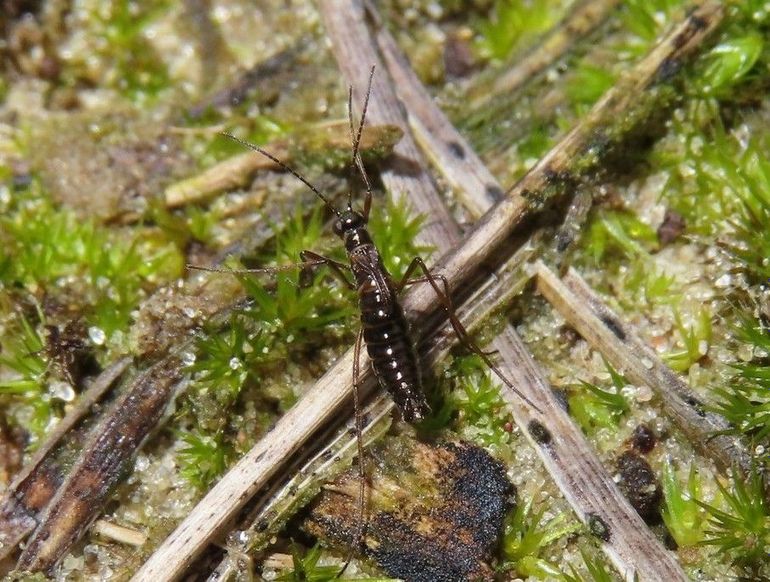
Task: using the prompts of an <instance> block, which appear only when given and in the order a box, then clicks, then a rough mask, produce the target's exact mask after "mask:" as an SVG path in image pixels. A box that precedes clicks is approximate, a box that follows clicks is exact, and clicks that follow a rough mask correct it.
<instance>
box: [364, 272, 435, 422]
mask: <svg viewBox="0 0 770 582" xmlns="http://www.w3.org/2000/svg"><path fill="white" fill-rule="evenodd" d="M387 291H388V292H389V293H388V295H389V297H386V296H385V295H384V294H383V293H381V292H380V289H379V288H378V287H377V286H376V285H371V284H367V283H364V284H363V285H361V286H359V289H358V294H359V306H360V308H361V326H362V328H363V333H364V342H365V343H366V350H367V352H368V353H369V358H370V360H371V362H372V369H373V370H374V374H375V376H376V377H377V380H378V381H379V383H380V386H382V387H383V388H385V389H386V390H387V391H388V392H389V393H390V395H391V396H392V398H393V401H394V402H395V403H396V406H398V408H399V409H400V410H401V415H402V416H403V418H404V420H406V421H407V422H414V421H418V420H421V419H422V418H424V417H425V416H426V415H427V414H428V412H429V411H430V408H429V407H428V403H427V402H426V400H425V394H424V393H423V390H422V378H421V376H420V368H419V366H418V362H417V354H416V352H415V349H414V343H413V342H412V339H411V337H410V335H409V324H408V323H407V321H406V318H405V317H404V312H403V311H402V309H401V306H400V305H399V304H398V302H397V301H396V300H395V291H394V290H393V289H391V288H389V289H388V290H387Z"/></svg>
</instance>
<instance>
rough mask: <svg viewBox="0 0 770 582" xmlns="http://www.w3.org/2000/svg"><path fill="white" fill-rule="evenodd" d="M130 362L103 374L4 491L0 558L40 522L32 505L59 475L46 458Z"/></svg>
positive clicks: (40, 500) (0, 509)
mask: <svg viewBox="0 0 770 582" xmlns="http://www.w3.org/2000/svg"><path fill="white" fill-rule="evenodd" d="M130 363H131V358H122V359H120V360H118V361H117V362H115V363H113V364H112V365H110V366H108V367H107V368H106V369H105V370H103V371H102V373H101V374H99V376H98V377H97V378H96V379H95V380H94V382H93V383H92V384H91V386H89V387H88V388H87V389H86V391H85V392H83V393H82V394H81V395H80V398H78V400H77V403H76V404H75V406H74V407H73V408H72V410H70V411H68V412H67V414H66V415H65V416H64V418H62V419H61V420H60V421H59V423H58V424H57V425H56V427H55V428H54V429H53V431H51V433H50V434H49V435H48V437H47V438H46V440H45V442H44V443H43V445H42V446H41V447H40V448H39V449H38V450H37V451H35V454H34V455H32V458H31V459H30V460H29V461H28V462H27V463H26V464H25V465H24V467H22V469H21V471H19V473H18V474H17V475H16V477H14V480H13V482H12V483H11V484H10V486H9V487H8V489H7V490H6V491H5V492H4V493H3V496H2V499H0V560H2V559H4V558H5V557H7V556H8V555H10V554H11V553H12V552H13V551H14V550H15V549H16V547H17V546H18V544H19V543H20V542H21V541H22V540H23V539H24V538H25V537H26V536H27V535H28V534H29V533H30V532H32V530H33V529H34V528H35V526H36V525H37V523H38V522H37V514H38V510H37V509H31V508H32V507H35V508H37V507H40V504H41V503H43V502H44V499H43V497H44V496H46V495H49V496H50V495H53V492H52V491H51V484H52V482H53V481H55V480H56V479H55V478H54V477H53V475H51V474H50V471H51V469H50V468H48V469H46V468H45V465H43V462H44V461H45V460H46V459H47V458H48V457H49V456H50V455H51V453H52V452H53V451H54V450H56V449H57V448H58V447H59V445H60V444H62V443H61V440H62V438H63V437H64V435H65V434H67V433H68V432H69V431H70V429H72V428H73V427H74V426H75V425H76V424H77V423H78V422H79V421H80V420H81V419H82V418H83V417H85V416H86V415H87V414H88V413H89V412H91V407H92V406H93V405H94V404H95V403H96V402H98V401H99V400H101V398H102V397H103V396H104V394H105V393H106V392H107V391H108V390H109V389H110V387H111V386H112V385H113V384H114V383H115V381H116V380H117V379H118V378H119V377H120V376H121V375H122V374H123V372H125V371H126V368H128V366H129V364H130Z"/></svg>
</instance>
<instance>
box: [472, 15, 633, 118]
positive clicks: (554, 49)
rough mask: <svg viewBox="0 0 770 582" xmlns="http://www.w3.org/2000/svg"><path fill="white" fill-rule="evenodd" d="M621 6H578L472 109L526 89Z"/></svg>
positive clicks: (476, 99) (478, 97) (475, 101)
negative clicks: (501, 96) (501, 95)
mask: <svg viewBox="0 0 770 582" xmlns="http://www.w3.org/2000/svg"><path fill="white" fill-rule="evenodd" d="M619 3H620V2H619V0H584V1H583V2H581V3H580V4H579V5H578V6H575V7H574V8H573V9H572V10H571V11H570V13H569V14H567V16H566V17H565V18H564V19H563V20H562V21H561V22H560V23H559V24H558V25H557V26H556V27H555V28H554V29H553V30H551V31H550V32H549V33H548V35H547V36H546V37H545V38H544V39H543V41H542V43H540V44H539V45H538V46H536V47H535V48H534V49H533V50H532V51H530V52H529V53H527V54H526V55H525V56H524V57H522V58H521V60H519V61H518V62H517V63H516V64H515V65H514V66H513V67H511V68H510V69H508V70H507V71H505V72H504V73H503V74H501V75H500V76H498V77H497V78H496V79H495V81H494V83H492V86H491V87H488V88H487V87H484V93H483V94H481V95H475V96H473V98H472V101H471V107H472V108H473V109H478V108H480V107H482V106H483V105H484V104H485V103H488V102H489V101H490V100H491V99H493V98H494V97H495V96H497V95H500V94H503V93H506V94H509V93H513V92H514V91H517V90H518V89H520V88H521V87H523V86H524V85H525V84H526V83H527V82H528V81H530V80H531V79H533V78H534V77H536V76H537V75H539V74H540V73H542V72H543V71H545V70H546V69H547V68H548V67H550V66H551V65H553V64H554V63H555V62H556V61H557V60H559V59H560V58H561V57H562V56H564V55H565V54H566V52H567V51H568V50H569V49H570V47H571V46H572V45H573V44H574V43H575V42H576V41H577V40H579V39H580V38H582V37H584V36H586V35H587V34H589V33H590V32H591V31H593V30H594V29H596V28H597V27H598V26H599V25H601V24H602V22H604V21H605V20H606V19H607V17H608V16H609V15H610V13H611V12H612V11H613V10H615V8H616V7H617V6H618V4H619Z"/></svg>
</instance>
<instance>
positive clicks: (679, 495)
mask: <svg viewBox="0 0 770 582" xmlns="http://www.w3.org/2000/svg"><path fill="white" fill-rule="evenodd" d="M700 498H701V480H700V476H699V475H698V472H697V470H696V469H695V465H691V466H690V472H689V476H688V477H687V482H686V483H682V482H681V481H680V479H679V477H678V475H677V474H676V472H675V471H674V469H673V468H672V466H671V464H670V463H666V464H665V466H664V468H663V499H664V502H663V510H662V511H661V516H662V517H663V523H665V524H666V527H667V528H668V531H669V533H670V534H671V537H673V538H674V540H675V541H676V543H677V545H678V546H680V547H689V546H694V545H697V544H699V543H701V542H702V541H703V539H704V535H705V533H704V530H705V526H706V512H705V511H704V509H703V507H702V506H701V504H700V501H699V500H700Z"/></svg>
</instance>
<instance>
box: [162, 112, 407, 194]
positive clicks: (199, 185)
mask: <svg viewBox="0 0 770 582" xmlns="http://www.w3.org/2000/svg"><path fill="white" fill-rule="evenodd" d="M399 137H400V133H399V132H397V131H394V130H393V128H392V127H380V126H371V127H369V128H368V131H367V132H366V133H365V134H364V135H363V136H362V138H361V144H360V151H361V153H362V154H363V155H366V153H367V152H370V151H372V150H375V149H377V150H381V151H383V152H388V151H390V149H391V148H392V147H393V143H395V142H396V141H397V140H398V138H399ZM221 139H224V137H222V138H221ZM349 142H350V137H349V133H348V123H347V121H345V122H342V121H334V122H331V123H324V124H320V125H318V126H316V127H315V128H309V129H303V131H302V133H301V134H296V135H293V136H291V137H289V138H282V139H279V140H275V141H273V142H271V143H269V144H267V145H265V146H264V149H265V150H266V151H269V152H270V153H271V154H272V155H274V156H275V157H276V158H278V159H280V160H282V161H283V162H285V163H287V164H292V163H293V162H294V159H295V158H297V157H300V158H301V157H303V156H306V155H314V154H317V155H325V156H327V157H328V156H329V152H330V151H337V152H340V153H341V154H342V155H344V153H345V152H347V151H348V150H349V149H350V146H349ZM277 168H278V164H276V163H275V162H273V161H272V160H270V159H268V158H266V157H265V156H263V155H262V154H260V153H259V152H254V151H248V152H245V153H242V154H238V155H235V156H232V157H230V158H227V159H226V160H222V161H221V162H219V163H217V164H214V165H213V166H211V167H210V168H207V169H205V170H203V171H202V172H200V173H199V174H196V175H195V176H192V177H190V178H185V179H184V180H180V181H179V182H175V183H174V184H171V185H170V186H169V187H168V188H166V191H165V193H164V198H165V203H166V206H167V207H168V208H177V207H180V206H185V205H187V204H195V203H197V202H202V201H205V200H207V199H209V198H210V197H212V196H214V195H215V194H218V193H219V192H225V191H227V190H233V189H235V188H238V187H241V186H243V185H245V184H246V182H247V181H248V179H249V178H250V177H251V176H252V175H253V174H254V173H255V172H257V171H259V170H271V169H277Z"/></svg>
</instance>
